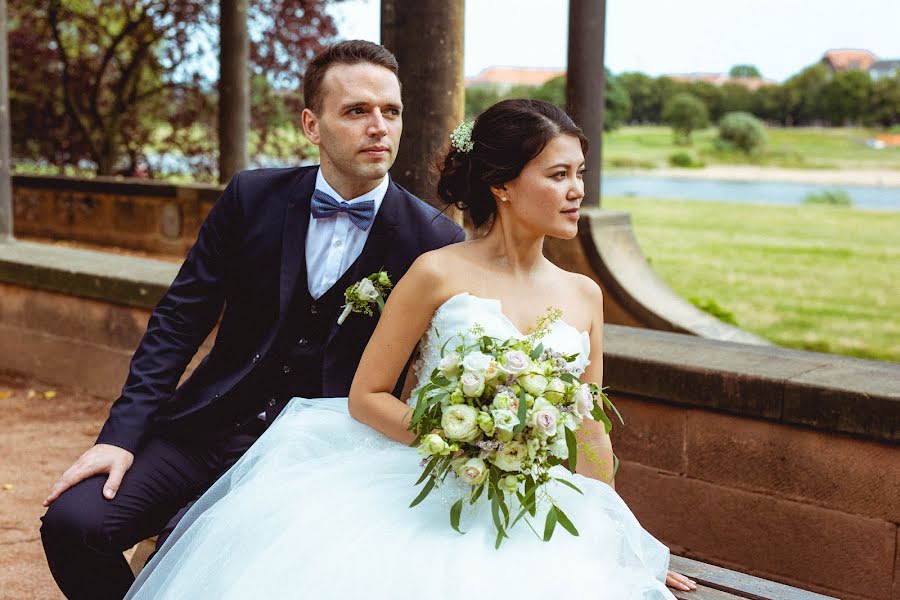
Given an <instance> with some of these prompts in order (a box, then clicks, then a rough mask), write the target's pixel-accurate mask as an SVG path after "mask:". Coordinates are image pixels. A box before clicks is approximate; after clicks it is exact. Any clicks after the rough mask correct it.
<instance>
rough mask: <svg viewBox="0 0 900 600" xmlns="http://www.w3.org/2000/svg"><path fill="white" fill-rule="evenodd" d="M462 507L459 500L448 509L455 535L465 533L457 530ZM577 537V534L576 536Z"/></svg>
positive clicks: (461, 500) (461, 502)
mask: <svg viewBox="0 0 900 600" xmlns="http://www.w3.org/2000/svg"><path fill="white" fill-rule="evenodd" d="M462 507H463V499H462V498H460V499H459V500H457V501H456V502H454V503H453V506H451V507H450V527H452V528H453V529H454V530H456V532H457V533H465V531H460V529H459V517H460V515H462ZM576 535H578V534H576Z"/></svg>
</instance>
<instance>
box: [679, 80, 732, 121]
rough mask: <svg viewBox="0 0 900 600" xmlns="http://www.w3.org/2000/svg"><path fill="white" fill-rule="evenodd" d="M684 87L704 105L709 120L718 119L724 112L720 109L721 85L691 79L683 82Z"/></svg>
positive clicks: (721, 101) (722, 95) (721, 98)
mask: <svg viewBox="0 0 900 600" xmlns="http://www.w3.org/2000/svg"><path fill="white" fill-rule="evenodd" d="M685 87H686V89H685V91H686V92H688V93H689V94H693V95H694V96H696V97H697V98H699V99H700V100H701V101H702V102H703V104H705V105H706V110H707V111H709V118H710V120H712V121H718V120H719V118H720V117H721V116H722V115H723V114H724V113H723V109H722V104H723V101H724V94H723V93H722V88H721V87H719V86H716V85H713V84H712V83H710V82H708V81H692V82H690V83H687V84H685Z"/></svg>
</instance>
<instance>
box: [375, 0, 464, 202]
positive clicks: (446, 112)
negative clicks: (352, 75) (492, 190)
mask: <svg viewBox="0 0 900 600" xmlns="http://www.w3.org/2000/svg"><path fill="white" fill-rule="evenodd" d="M464 23H465V0H382V2H381V42H382V44H383V45H384V46H385V47H386V48H387V49H388V50H390V51H391V52H393V53H394V55H395V56H396V57H397V62H399V63H400V82H401V84H402V85H403V105H404V106H405V108H404V111H403V138H402V142H401V144H400V151H399V153H398V155H397V161H396V162H395V163H394V166H393V168H392V169H391V176H392V177H393V178H394V181H396V182H397V183H399V184H400V185H402V186H403V187H405V188H406V189H408V190H409V191H411V192H412V193H413V194H415V195H417V196H419V197H420V198H422V199H424V200H426V201H427V202H429V203H430V204H432V205H434V206H437V207H438V208H444V207H443V206H442V205H441V204H440V203H438V202H437V201H436V197H437V194H436V191H435V186H434V163H435V158H436V156H437V155H438V154H439V153H440V152H441V151H443V150H444V149H445V148H446V147H447V146H448V145H449V142H450V132H451V131H453V129H454V128H455V127H456V126H457V125H458V124H459V122H460V121H461V120H462V118H463V110H464V100H465V90H464V87H463V34H464Z"/></svg>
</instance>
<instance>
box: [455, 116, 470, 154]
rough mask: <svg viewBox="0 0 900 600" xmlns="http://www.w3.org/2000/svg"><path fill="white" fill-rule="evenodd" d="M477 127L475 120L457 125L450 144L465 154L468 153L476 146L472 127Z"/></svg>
mask: <svg viewBox="0 0 900 600" xmlns="http://www.w3.org/2000/svg"><path fill="white" fill-rule="evenodd" d="M474 127H475V121H463V122H462V123H460V124H459V125H457V126H456V129H454V130H453V133H451V134H450V145H451V146H453V147H454V148H456V149H457V150H458V151H459V152H462V153H463V154H468V153H469V152H471V151H472V148H474V147H475V143H474V142H473V141H472V128H474Z"/></svg>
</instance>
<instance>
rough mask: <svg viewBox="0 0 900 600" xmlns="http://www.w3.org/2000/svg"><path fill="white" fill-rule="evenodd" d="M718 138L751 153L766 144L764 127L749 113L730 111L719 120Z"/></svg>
mask: <svg viewBox="0 0 900 600" xmlns="http://www.w3.org/2000/svg"><path fill="white" fill-rule="evenodd" d="M719 139H721V140H724V141H725V142H729V143H731V144H734V145H735V146H737V147H738V148H739V149H740V150H742V151H744V152H745V153H747V154H753V153H756V152H759V151H760V150H762V148H763V146H765V145H766V128H765V127H764V126H763V124H762V123H761V122H760V121H759V119H757V118H756V117H754V116H753V115H751V114H750V113H745V112H731V113H728V114H726V115H725V116H724V117H722V120H721V121H719Z"/></svg>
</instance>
